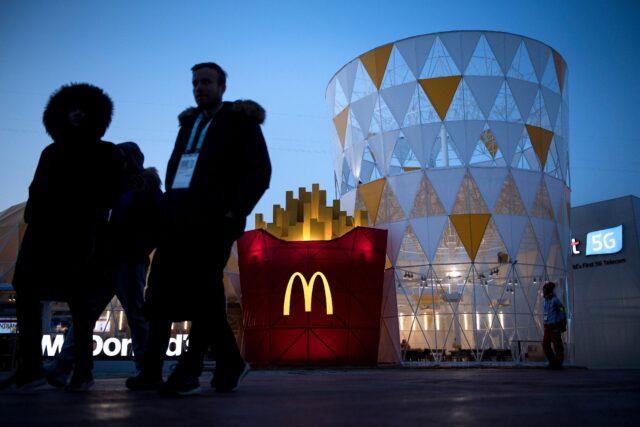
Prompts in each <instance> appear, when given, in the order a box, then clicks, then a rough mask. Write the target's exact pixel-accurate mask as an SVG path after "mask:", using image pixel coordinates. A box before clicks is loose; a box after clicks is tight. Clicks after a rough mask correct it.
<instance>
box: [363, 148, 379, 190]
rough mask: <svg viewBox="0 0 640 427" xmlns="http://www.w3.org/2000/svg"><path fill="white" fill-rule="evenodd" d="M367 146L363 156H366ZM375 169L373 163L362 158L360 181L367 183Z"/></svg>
mask: <svg viewBox="0 0 640 427" xmlns="http://www.w3.org/2000/svg"><path fill="white" fill-rule="evenodd" d="M367 150H368V148H365V150H364V151H365V156H366V152H367ZM376 170H377V168H376V165H375V163H373V162H371V161H369V160H366V159H363V160H362V165H361V166H360V181H361V182H363V183H367V182H370V181H372V179H371V176H372V175H373V172H375V171H376Z"/></svg>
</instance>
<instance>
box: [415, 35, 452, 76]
mask: <svg viewBox="0 0 640 427" xmlns="http://www.w3.org/2000/svg"><path fill="white" fill-rule="evenodd" d="M459 75H460V70H458V67H457V66H456V63H455V61H454V60H453V58H451V54H450V53H449V51H447V48H446V47H445V46H444V44H443V43H442V41H441V40H440V39H439V38H436V40H435V41H434V42H433V46H431V51H430V52H429V55H428V56H427V60H426V61H425V63H424V67H423V69H422V72H421V73H420V78H421V79H431V78H436V77H445V76H459Z"/></svg>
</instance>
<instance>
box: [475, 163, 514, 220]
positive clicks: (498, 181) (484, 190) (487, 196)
mask: <svg viewBox="0 0 640 427" xmlns="http://www.w3.org/2000/svg"><path fill="white" fill-rule="evenodd" d="M469 170H470V172H471V175H472V176H473V180H474V181H475V182H476V185H477V186H478V189H479V190H480V193H481V194H482V198H484V201H485V202H486V203H487V208H488V209H489V211H490V212H492V211H493V207H494V205H495V204H496V200H498V196H499V195H500V191H501V190H502V185H503V184H504V180H505V178H506V176H507V168H469Z"/></svg>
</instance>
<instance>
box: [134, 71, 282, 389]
mask: <svg viewBox="0 0 640 427" xmlns="http://www.w3.org/2000/svg"><path fill="white" fill-rule="evenodd" d="M192 72H193V76H192V77H193V79H192V83H193V95H194V98H195V101H196V104H197V106H198V107H197V108H191V109H188V110H186V111H184V112H183V113H182V114H181V115H180V117H179V120H180V131H179V132H178V137H177V140H176V144H175V147H174V150H173V153H172V155H171V158H170V159H169V164H168V166H167V176H166V180H165V185H166V193H165V197H164V201H163V209H164V220H163V221H164V225H163V230H162V232H161V235H160V240H159V243H158V248H157V250H156V253H155V255H154V259H153V262H152V265H151V272H150V276H149V283H148V288H147V293H146V312H147V315H148V316H149V318H150V325H149V339H148V342H147V348H146V351H145V355H144V359H143V364H142V372H141V373H140V374H139V375H138V376H136V377H132V378H129V379H128V380H127V387H128V388H130V389H134V390H137V389H149V388H157V387H159V393H160V395H162V396H179V395H190V394H196V393H198V392H199V391H200V386H199V381H198V377H199V376H200V374H201V372H202V367H203V358H204V356H205V354H206V353H207V351H208V350H209V348H213V349H214V351H215V353H216V362H217V363H216V373H215V377H214V380H213V381H212V386H214V387H215V388H216V390H217V391H220V392H225V391H232V390H234V389H235V388H236V387H237V385H238V382H239V380H240V379H241V378H242V377H243V376H244V375H245V374H246V372H247V371H248V368H249V366H248V364H246V363H245V361H244V360H243V358H242V356H241V355H240V352H239V350H238V346H237V344H236V341H235V338H234V335H233V332H232V330H231V328H230V326H229V323H228V320H227V315H226V300H225V295H224V287H223V283H222V279H223V270H224V267H225V264H226V263H227V260H228V258H229V253H230V250H231V245H232V244H233V242H234V241H235V240H236V239H237V238H238V237H240V235H241V234H242V233H243V231H244V227H245V221H246V217H247V215H249V214H250V213H251V210H252V209H253V207H254V206H255V204H256V203H257V202H258V200H259V199H260V197H261V196H262V194H263V193H264V191H265V190H266V189H267V188H268V186H269V180H270V176H271V164H270V161H269V155H268V152H267V148H266V144H265V141H264V138H263V136H262V131H261V129H260V124H261V123H262V121H263V120H264V110H262V108H261V107H260V106H258V105H257V104H255V103H252V102H236V103H229V102H222V95H223V93H224V91H225V89H226V73H225V72H224V70H222V68H220V66H219V65H217V64H215V63H203V64H197V65H195V66H194V67H193V68H192ZM251 107H252V108H251ZM184 320H191V329H190V334H189V347H188V350H187V351H186V352H184V353H183V354H182V355H181V357H180V360H179V362H178V365H177V367H176V368H175V370H174V371H173V373H172V374H171V376H170V377H169V378H168V380H167V382H166V383H164V384H162V364H163V359H164V355H165V351H166V349H167V345H168V342H169V336H170V332H171V322H173V321H184ZM161 384H162V385H161Z"/></svg>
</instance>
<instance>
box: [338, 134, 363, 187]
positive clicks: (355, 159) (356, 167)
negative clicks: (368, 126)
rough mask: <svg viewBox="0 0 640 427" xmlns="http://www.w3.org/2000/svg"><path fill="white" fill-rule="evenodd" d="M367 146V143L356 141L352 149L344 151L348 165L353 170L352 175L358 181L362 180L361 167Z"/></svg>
mask: <svg viewBox="0 0 640 427" xmlns="http://www.w3.org/2000/svg"><path fill="white" fill-rule="evenodd" d="M366 144H367V143H366V141H356V142H354V143H353V144H352V145H351V147H349V148H347V149H346V150H344V154H345V158H346V159H347V164H348V165H349V167H350V168H351V173H352V174H353V176H354V177H355V179H356V180H358V179H360V167H361V166H362V157H363V155H364V147H365V146H366Z"/></svg>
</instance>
